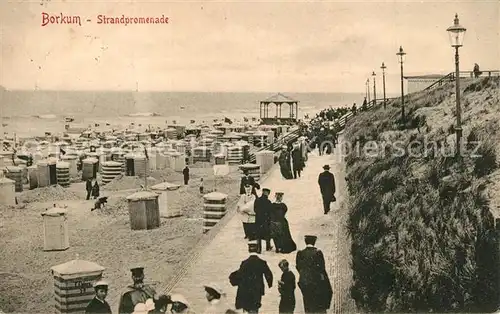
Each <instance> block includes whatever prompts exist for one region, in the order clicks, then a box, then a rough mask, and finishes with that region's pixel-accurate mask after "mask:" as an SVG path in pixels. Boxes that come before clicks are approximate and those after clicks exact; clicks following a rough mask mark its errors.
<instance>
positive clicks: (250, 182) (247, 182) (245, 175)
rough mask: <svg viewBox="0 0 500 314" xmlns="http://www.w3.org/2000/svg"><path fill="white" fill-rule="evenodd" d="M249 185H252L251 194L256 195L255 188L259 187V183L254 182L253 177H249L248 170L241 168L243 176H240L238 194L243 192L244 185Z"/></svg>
mask: <svg viewBox="0 0 500 314" xmlns="http://www.w3.org/2000/svg"><path fill="white" fill-rule="evenodd" d="M247 185H250V186H251V187H252V194H253V195H255V196H257V189H260V186H259V184H257V183H256V182H255V179H254V177H251V176H250V175H249V173H248V170H246V169H245V170H243V177H241V182H240V195H242V194H245V186H247Z"/></svg>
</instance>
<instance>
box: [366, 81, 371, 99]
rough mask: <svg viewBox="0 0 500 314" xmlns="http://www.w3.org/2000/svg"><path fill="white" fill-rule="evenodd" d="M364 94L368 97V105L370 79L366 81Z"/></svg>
mask: <svg viewBox="0 0 500 314" xmlns="http://www.w3.org/2000/svg"><path fill="white" fill-rule="evenodd" d="M366 93H367V95H368V103H370V79H366Z"/></svg>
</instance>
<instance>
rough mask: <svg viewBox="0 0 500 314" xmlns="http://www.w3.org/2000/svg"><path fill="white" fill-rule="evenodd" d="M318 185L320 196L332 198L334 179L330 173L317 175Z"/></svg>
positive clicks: (325, 172)
mask: <svg viewBox="0 0 500 314" xmlns="http://www.w3.org/2000/svg"><path fill="white" fill-rule="evenodd" d="M318 184H319V188H320V190H321V194H323V195H324V196H333V195H334V194H335V177H334V175H333V173H331V172H330V171H324V172H322V173H320V174H319V177H318Z"/></svg>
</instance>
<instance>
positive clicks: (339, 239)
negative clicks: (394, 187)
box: [170, 154, 352, 313]
mask: <svg viewBox="0 0 500 314" xmlns="http://www.w3.org/2000/svg"><path fill="white" fill-rule="evenodd" d="M324 164H330V165H331V167H332V170H331V171H332V172H333V173H334V174H335V176H336V181H337V182H336V183H337V185H338V188H337V190H338V193H337V200H338V201H337V203H334V204H332V212H331V213H330V214H329V215H324V214H323V208H322V207H323V206H322V202H321V196H320V194H319V188H318V184H317V180H318V174H319V172H320V171H322V166H323V165H324ZM344 177H345V175H344V172H343V169H342V165H341V164H340V163H339V158H337V157H336V156H333V155H330V156H328V155H327V156H316V155H315V154H310V155H309V160H308V162H307V166H306V169H305V170H304V172H303V173H302V177H301V178H300V179H297V180H285V179H283V178H282V177H281V174H280V171H279V167H273V169H272V170H271V173H270V174H269V175H268V176H267V178H266V179H265V180H264V182H261V187H268V188H270V189H271V194H272V195H274V192H277V191H282V192H284V193H285V196H284V202H285V203H286V204H287V206H288V213H287V218H288V221H289V223H290V229H291V233H292V236H293V238H294V240H295V242H296V243H297V246H298V249H303V248H304V247H305V244H304V241H303V237H304V235H306V234H316V235H318V237H319V238H318V241H317V243H316V246H317V247H318V248H320V249H322V250H323V252H324V255H325V259H326V263H327V270H328V272H329V275H330V280H331V283H332V286H333V289H334V301H333V303H334V304H333V306H332V309H331V311H332V312H340V311H342V312H344V311H345V301H346V300H347V298H346V295H347V293H348V284H349V281H350V278H351V277H352V276H351V275H350V271H349V260H350V254H349V247H348V245H350V244H349V243H348V242H347V241H344V240H345V239H346V235H345V233H344V232H343V231H342V230H344V228H343V227H342V224H343V222H342V219H343V218H342V217H344V216H345V215H339V213H342V208H343V206H341V205H340V204H341V203H342V202H343V200H344V197H343V196H344V191H345V181H344ZM295 256H296V252H293V253H291V254H277V253H275V252H274V251H273V252H265V253H263V254H262V255H261V257H262V258H263V259H265V260H266V261H267V262H268V264H269V266H270V267H271V270H272V272H273V275H274V280H273V287H272V288H271V289H267V287H266V295H265V296H264V297H263V299H262V304H263V305H262V308H261V312H262V313H277V312H278V304H279V293H278V289H277V280H279V278H280V277H281V271H280V270H279V267H278V262H279V261H280V260H281V259H283V258H286V259H287V260H288V261H289V262H290V265H291V269H292V271H293V272H294V273H295V275H296V277H297V279H298V273H297V270H296V269H295ZM247 257H248V251H247V242H246V240H244V237H243V229H242V224H241V221H240V220H239V217H238V216H234V217H233V218H232V219H231V220H230V221H229V222H228V223H227V225H226V226H224V228H223V229H222V230H220V232H219V233H218V234H217V235H216V236H215V238H214V239H213V240H212V242H210V243H209V244H208V245H207V246H206V247H205V248H204V250H203V251H202V252H201V254H200V255H199V257H198V259H197V261H196V262H195V263H193V264H192V265H191V267H190V268H189V269H188V271H187V273H186V275H185V276H184V277H183V278H182V279H181V280H180V281H179V282H178V283H177V284H176V285H175V286H174V287H173V289H171V291H170V292H171V293H181V294H183V295H184V296H185V297H186V298H187V299H188V301H189V302H190V304H191V307H192V308H193V310H194V311H195V312H196V313H202V312H203V311H204V309H205V306H206V304H207V301H206V299H205V293H204V290H203V287H202V285H203V284H204V283H208V282H217V283H218V284H219V285H220V286H221V287H222V288H223V289H224V290H225V292H226V294H227V298H228V303H229V304H231V305H232V306H234V300H235V296H236V287H232V286H231V285H230V284H229V280H228V277H229V274H230V273H231V272H233V271H234V270H236V269H237V268H238V267H239V265H240V263H241V261H243V260H244V259H246V258H247ZM296 299H297V305H296V313H300V312H303V303H302V295H301V293H300V290H299V289H297V290H296Z"/></svg>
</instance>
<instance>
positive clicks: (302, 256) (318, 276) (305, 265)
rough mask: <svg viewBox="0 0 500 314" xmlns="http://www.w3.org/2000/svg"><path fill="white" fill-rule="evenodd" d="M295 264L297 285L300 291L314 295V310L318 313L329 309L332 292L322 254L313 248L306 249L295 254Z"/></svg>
mask: <svg viewBox="0 0 500 314" xmlns="http://www.w3.org/2000/svg"><path fill="white" fill-rule="evenodd" d="M295 264H296V266H295V267H296V268H297V271H298V272H299V282H298V285H299V287H300V289H301V290H302V291H309V293H312V294H313V295H314V298H315V300H316V301H315V303H316V304H315V308H316V309H317V310H318V311H320V310H324V309H328V308H330V304H331V301H332V295H333V291H332V286H331V284H330V279H329V278H328V274H327V272H326V269H325V258H324V256H323V252H321V250H319V249H317V248H315V247H306V248H305V249H303V250H301V251H298V252H297V257H296V260H295Z"/></svg>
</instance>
